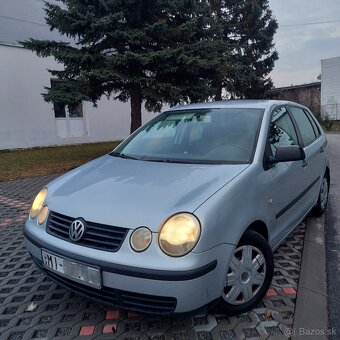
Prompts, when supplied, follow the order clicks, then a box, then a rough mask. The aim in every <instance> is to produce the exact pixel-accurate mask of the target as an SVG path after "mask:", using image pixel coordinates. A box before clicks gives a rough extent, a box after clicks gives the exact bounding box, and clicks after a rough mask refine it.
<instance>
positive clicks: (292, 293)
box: [0, 176, 305, 340]
mask: <svg viewBox="0 0 340 340" xmlns="http://www.w3.org/2000/svg"><path fill="white" fill-rule="evenodd" d="M54 178H55V176H44V177H37V178H31V179H24V180H17V181H11V182H2V183H0V339H11V340H14V339H39V338H45V339H46V338H47V339H50V338H60V339H73V338H76V337H79V338H81V339H113V338H118V339H129V340H133V339H155V340H163V339H164V340H167V339H176V340H177V339H178V340H185V339H196V340H203V339H223V340H227V339H285V338H286V337H285V335H284V332H285V331H286V329H287V328H290V327H291V326H292V325H293V318H294V308H295V298H296V291H297V286H298V280H299V273H300V263H301V251H302V248H303V238H304V232H305V224H304V223H302V224H301V226H300V228H298V229H297V231H295V232H294V234H293V235H292V236H291V237H290V238H289V239H288V240H287V241H286V242H285V244H283V245H282V246H281V247H280V248H279V249H278V250H277V251H276V252H275V272H274V279H273V282H272V286H271V288H270V289H269V290H268V292H267V296H266V297H265V298H264V300H263V301H262V302H261V303H260V304H259V305H258V306H257V307H256V308H255V309H253V310H252V311H250V312H249V313H245V314H242V315H238V316H233V317H226V316H225V315H223V314H216V313H213V312H211V311H210V312H209V311H208V312H204V313H202V314H200V315H195V316H192V317H172V318H170V317H166V318H165V317H159V316H150V315H140V314H136V313H132V312H127V311H119V310H115V309H114V308H113V307H106V306H103V305H99V304H97V303H93V302H91V301H89V300H86V299H84V298H82V297H79V296H77V295H76V294H74V293H71V292H69V291H67V290H65V289H63V288H61V287H60V286H58V285H57V284H56V283H54V282H52V281H51V280H50V279H48V278H46V277H44V276H43V275H42V274H41V272H40V271H39V270H38V269H37V268H36V267H35V265H34V264H33V262H32V261H31V259H30V257H29V255H28V253H27V251H26V248H25V245H24V237H23V235H22V228H23V224H24V221H25V219H26V217H27V215H28V211H29V208H30V204H31V202H32V200H33V198H34V196H35V195H36V194H37V192H38V191H39V190H40V189H41V188H42V187H43V186H44V185H45V184H46V183H48V182H49V181H51V180H52V179H54ZM29 307H31V310H32V311H28V310H30V308H29Z"/></svg>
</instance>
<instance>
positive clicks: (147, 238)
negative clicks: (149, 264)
mask: <svg viewBox="0 0 340 340" xmlns="http://www.w3.org/2000/svg"><path fill="white" fill-rule="evenodd" d="M151 239H152V234H151V231H150V230H149V229H148V228H146V227H141V228H138V229H136V230H135V231H134V232H133V233H132V235H131V238H130V244H131V247H132V249H133V250H134V251H138V252H139V251H144V250H146V249H147V248H148V247H149V245H150V243H151Z"/></svg>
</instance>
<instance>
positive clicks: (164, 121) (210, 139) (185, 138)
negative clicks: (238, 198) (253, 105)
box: [111, 108, 264, 164]
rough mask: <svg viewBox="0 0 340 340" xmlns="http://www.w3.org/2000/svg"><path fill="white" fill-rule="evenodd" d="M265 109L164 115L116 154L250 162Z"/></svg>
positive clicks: (153, 158) (165, 159)
mask: <svg viewBox="0 0 340 340" xmlns="http://www.w3.org/2000/svg"><path fill="white" fill-rule="evenodd" d="M263 112H264V110H262V109H231V108H228V109H225V108H223V109H199V110H181V111H169V112H164V113H162V114H160V115H159V116H157V117H156V118H154V119H153V120H151V121H150V122H149V123H147V124H146V125H144V126H143V127H142V128H141V129H140V130H139V131H138V132H137V134H133V135H132V136H130V137H129V138H128V139H127V140H125V141H124V142H123V143H122V144H120V145H119V146H118V147H117V148H116V149H115V150H114V151H113V152H112V153H111V155H113V156H119V157H124V158H134V159H140V160H147V161H159V162H179V163H206V164H221V163H222V164H228V163H231V164H234V163H236V164H240V163H241V164H243V163H250V162H251V161H252V158H253V153H254V150H255V146H256V142H257V134H258V130H259V126H260V123H261V120H262V115H263Z"/></svg>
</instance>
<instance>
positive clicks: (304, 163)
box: [302, 159, 308, 168]
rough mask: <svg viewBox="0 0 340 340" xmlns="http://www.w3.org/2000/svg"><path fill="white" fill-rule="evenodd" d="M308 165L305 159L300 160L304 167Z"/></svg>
mask: <svg viewBox="0 0 340 340" xmlns="http://www.w3.org/2000/svg"><path fill="white" fill-rule="evenodd" d="M307 165H308V161H306V160H305V159H304V160H303V162H302V167H303V168H305V167H306V166H307Z"/></svg>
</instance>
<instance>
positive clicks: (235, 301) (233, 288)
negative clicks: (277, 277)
mask: <svg viewBox="0 0 340 340" xmlns="http://www.w3.org/2000/svg"><path fill="white" fill-rule="evenodd" d="M265 277H266V261H265V258H264V255H263V253H262V252H261V250H259V249H258V248H256V247H254V246H250V245H245V246H241V247H238V248H236V249H235V251H234V254H233V257H232V259H231V262H230V267H229V270H228V274H227V279H226V284H225V287H224V290H223V293H222V297H223V299H224V300H225V301H227V302H228V303H230V304H232V305H239V304H243V303H247V302H248V301H250V300H251V299H252V298H253V297H254V296H255V295H256V294H257V293H258V292H259V290H260V289H261V287H262V286H263V283H264V280H265Z"/></svg>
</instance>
